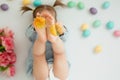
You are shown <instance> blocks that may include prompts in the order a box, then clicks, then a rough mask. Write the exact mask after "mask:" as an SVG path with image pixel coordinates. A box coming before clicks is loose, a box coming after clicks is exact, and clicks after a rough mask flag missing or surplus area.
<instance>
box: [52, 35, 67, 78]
mask: <svg viewBox="0 0 120 80" xmlns="http://www.w3.org/2000/svg"><path fill="white" fill-rule="evenodd" d="M52 47H53V51H54V64H53V71H54V75H55V76H56V77H58V78H60V80H66V79H67V77H68V72H69V70H68V69H69V68H68V63H67V60H66V56H65V49H64V44H63V42H62V40H61V39H60V38H59V37H58V39H56V41H55V42H53V43H52Z"/></svg>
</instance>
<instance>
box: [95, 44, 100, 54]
mask: <svg viewBox="0 0 120 80" xmlns="http://www.w3.org/2000/svg"><path fill="white" fill-rule="evenodd" d="M94 51H95V53H100V52H102V46H100V45H97V46H96V47H95V49H94Z"/></svg>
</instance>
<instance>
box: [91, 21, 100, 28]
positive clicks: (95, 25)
mask: <svg viewBox="0 0 120 80" xmlns="http://www.w3.org/2000/svg"><path fill="white" fill-rule="evenodd" d="M100 26H101V21H100V20H95V21H94V22H93V27H95V28H97V27H100Z"/></svg>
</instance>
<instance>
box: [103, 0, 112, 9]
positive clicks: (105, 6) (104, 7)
mask: <svg viewBox="0 0 120 80" xmlns="http://www.w3.org/2000/svg"><path fill="white" fill-rule="evenodd" d="M109 7H110V2H109V1H105V2H104V3H103V4H102V8H103V9H108V8H109Z"/></svg>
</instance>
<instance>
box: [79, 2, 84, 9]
mask: <svg viewBox="0 0 120 80" xmlns="http://www.w3.org/2000/svg"><path fill="white" fill-rule="evenodd" d="M77 7H78V9H84V8H85V5H84V3H83V2H78V4H77Z"/></svg>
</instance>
